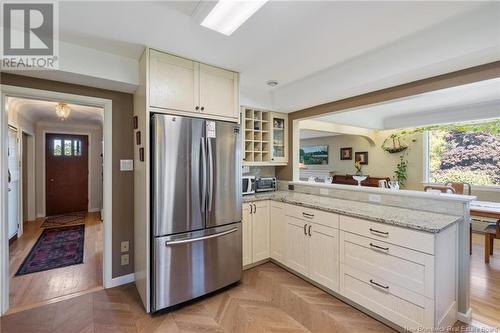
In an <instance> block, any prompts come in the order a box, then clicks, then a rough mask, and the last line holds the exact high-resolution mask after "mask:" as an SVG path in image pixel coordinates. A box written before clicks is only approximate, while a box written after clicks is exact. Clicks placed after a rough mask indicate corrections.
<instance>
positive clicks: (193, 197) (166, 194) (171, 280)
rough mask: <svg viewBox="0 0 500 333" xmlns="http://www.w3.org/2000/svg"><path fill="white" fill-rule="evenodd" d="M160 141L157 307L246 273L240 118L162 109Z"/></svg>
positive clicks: (155, 214)
mask: <svg viewBox="0 0 500 333" xmlns="http://www.w3.org/2000/svg"><path fill="white" fill-rule="evenodd" d="M151 139H152V140H151V142H152V164H151V167H152V170H151V175H152V177H151V182H152V184H151V188H152V193H151V194H152V200H151V202H152V207H151V212H152V219H151V220H152V228H151V230H152V249H151V251H152V256H151V258H152V265H151V267H152V281H151V282H152V284H151V285H152V310H153V312H155V311H158V310H161V309H164V308H167V307H170V306H173V305H177V304H180V303H183V302H185V301H188V300H191V299H193V298H196V297H199V296H202V295H205V294H207V293H210V292H212V291H215V290H217V289H220V288H223V287H225V286H228V285H230V284H232V283H235V282H237V281H239V280H240V279H241V271H242V253H241V251H242V249H241V196H242V194H241V156H240V154H241V152H240V150H241V144H240V134H239V126H238V125H237V124H235V123H229V122H223V121H208V120H203V119H197V118H188V117H179V116H173V115H164V114H155V115H153V116H152V119H151Z"/></svg>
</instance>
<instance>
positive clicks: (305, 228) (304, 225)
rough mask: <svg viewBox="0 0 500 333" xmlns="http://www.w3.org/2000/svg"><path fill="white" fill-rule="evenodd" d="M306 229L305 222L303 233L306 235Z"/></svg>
mask: <svg viewBox="0 0 500 333" xmlns="http://www.w3.org/2000/svg"><path fill="white" fill-rule="evenodd" d="M306 229H307V224H304V235H306V236H307V231H306Z"/></svg>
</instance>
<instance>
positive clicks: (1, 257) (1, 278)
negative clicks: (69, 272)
mask: <svg viewBox="0 0 500 333" xmlns="http://www.w3.org/2000/svg"><path fill="white" fill-rule="evenodd" d="M0 96H1V98H0V315H2V314H4V313H6V312H7V310H8V309H9V276H10V275H9V240H8V239H7V238H8V236H7V235H8V232H7V217H8V201H7V177H8V172H7V149H8V142H7V138H8V137H7V135H8V111H7V110H6V107H5V102H6V99H7V97H9V96H13V97H21V98H22V97H25V98H35V99H41V100H50V101H65V102H67V103H72V104H83V105H89V106H96V107H102V108H103V109H104V125H103V140H104V151H103V154H104V174H103V180H104V181H103V210H104V216H103V229H104V230H103V232H104V249H103V257H104V258H103V259H104V260H103V284H104V288H111V287H112V286H113V284H115V285H116V281H115V282H114V281H113V278H112V226H113V223H112V198H113V196H112V184H113V183H112V147H113V146H112V129H113V126H112V111H113V105H112V101H111V100H109V99H103V98H97V97H89V96H80V95H74V94H66V93H59V92H54V91H47V90H38V89H31V88H24V87H17V86H9V85H0Z"/></svg>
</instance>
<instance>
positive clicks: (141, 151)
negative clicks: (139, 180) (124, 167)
mask: <svg viewBox="0 0 500 333" xmlns="http://www.w3.org/2000/svg"><path fill="white" fill-rule="evenodd" d="M139 161H141V162H144V148H139Z"/></svg>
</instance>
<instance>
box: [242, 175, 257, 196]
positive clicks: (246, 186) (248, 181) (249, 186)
mask: <svg viewBox="0 0 500 333" xmlns="http://www.w3.org/2000/svg"><path fill="white" fill-rule="evenodd" d="M241 185H242V186H241V188H242V190H243V195H245V194H254V193H255V176H243V177H242V184H241Z"/></svg>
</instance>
